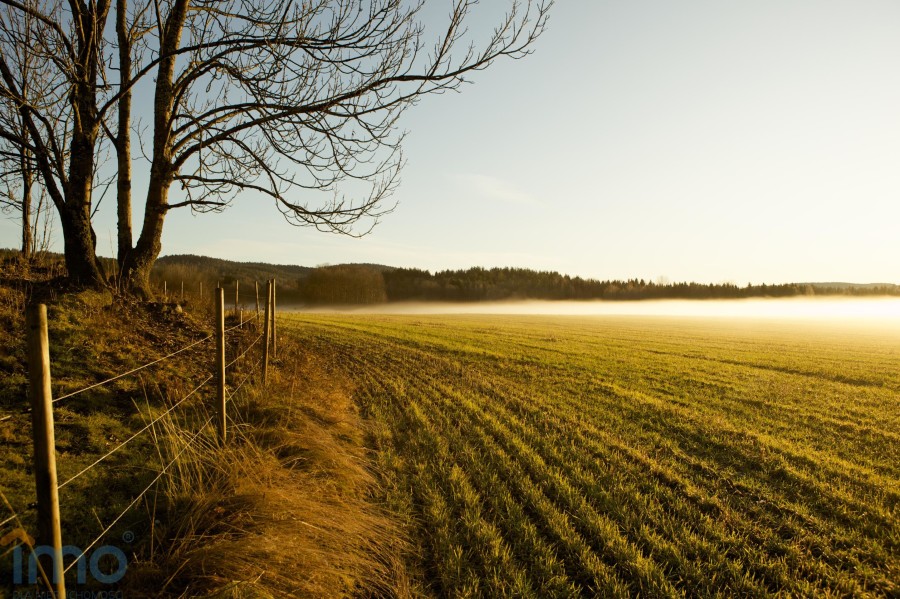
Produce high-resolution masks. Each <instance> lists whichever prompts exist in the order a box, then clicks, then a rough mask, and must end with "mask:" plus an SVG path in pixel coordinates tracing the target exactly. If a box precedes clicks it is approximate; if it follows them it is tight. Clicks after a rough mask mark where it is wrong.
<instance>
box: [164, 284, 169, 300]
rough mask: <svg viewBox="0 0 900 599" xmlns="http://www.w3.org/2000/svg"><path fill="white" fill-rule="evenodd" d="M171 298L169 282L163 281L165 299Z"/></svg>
mask: <svg viewBox="0 0 900 599" xmlns="http://www.w3.org/2000/svg"><path fill="white" fill-rule="evenodd" d="M168 299H169V282H168V281H163V300H168Z"/></svg>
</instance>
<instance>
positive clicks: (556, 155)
mask: <svg viewBox="0 0 900 599" xmlns="http://www.w3.org/2000/svg"><path fill="white" fill-rule="evenodd" d="M492 2H493V0H492ZM444 5H446V6H447V7H449V0H446V1H445V0H429V3H428V9H429V11H433V10H440V11H442V12H446V10H445V8H444ZM481 16H483V18H484V19H485V21H484V22H480V23H473V26H474V27H473V31H476V32H477V31H478V30H479V28H484V27H486V26H488V25H490V23H489V21H490V20H491V19H492V18H493V16H492V15H491V14H490V11H487V13H485V15H481ZM897 31H900V3H897V2H895V1H885V2H877V1H868V0H861V1H857V2H847V1H842V2H836V1H829V0H810V1H800V0H763V1H754V2H734V1H722V0H715V1H712V0H711V1H697V0H682V1H679V2H671V1H668V0H638V1H631V0H629V1H624V0H620V1H617V2H609V1H591V2H577V1H574V0H559V2H558V3H557V5H556V6H555V7H554V8H553V10H552V12H551V16H550V22H549V27H548V30H547V31H546V33H545V34H544V35H543V36H542V37H541V38H540V39H539V40H538V42H537V43H536V44H535V47H534V50H535V53H534V54H533V55H532V56H529V57H527V58H526V59H524V60H520V61H510V60H506V61H500V62H498V63H496V64H495V65H494V66H493V67H491V68H490V69H488V70H487V71H484V72H481V73H477V74H476V75H475V76H474V77H473V84H472V85H466V86H464V88H463V89H462V91H461V92H460V93H448V94H444V95H440V96H432V97H426V98H424V99H423V100H422V102H421V103H420V104H418V105H417V106H415V107H414V108H412V109H411V110H409V111H408V112H407V113H406V114H405V118H404V119H403V120H402V121H401V123H400V125H401V127H402V128H403V129H405V130H407V131H408V137H407V140H406V142H405V145H404V154H405V156H406V159H407V164H406V167H405V169H404V171H403V175H402V183H401V186H400V188H399V189H398V191H397V193H396V194H395V196H394V200H396V201H397V202H398V205H397V207H396V209H395V210H394V212H393V213H392V214H390V215H388V216H386V217H385V218H384V219H383V221H382V222H381V224H379V225H378V227H377V228H376V229H375V230H374V231H373V232H372V233H371V234H369V235H368V236H365V237H363V238H360V239H354V238H347V237H341V236H337V235H332V234H327V233H320V232H317V231H315V230H312V229H301V228H297V227H294V226H291V225H289V224H288V223H287V222H285V220H284V219H283V217H282V216H281V215H280V213H279V212H278V211H277V209H276V208H275V206H274V205H272V202H271V201H270V200H264V199H260V198H254V197H239V198H237V200H236V201H235V202H234V204H233V205H232V207H230V208H229V209H228V210H226V211H225V212H224V213H222V214H206V215H197V216H194V215H192V214H191V213H190V212H189V211H187V210H176V211H174V212H173V213H171V214H170V215H169V217H168V219H167V221H166V230H165V233H164V236H163V255H166V254H182V253H190V254H202V255H209V256H216V257H220V258H226V259H233V260H240V261H264V262H273V263H282V264H301V265H307V266H315V265H320V264H339V263H347V262H369V263H382V264H388V265H392V266H402V267H417V268H424V269H428V270H432V271H434V270H442V269H448V268H467V267H470V266H484V267H493V266H516V267H528V268H535V269H541V270H557V271H560V272H563V273H567V274H571V275H580V276H583V277H593V278H598V279H611V278H644V279H651V280H659V279H660V278H664V279H667V280H670V281H682V280H693V281H699V282H711V283H720V282H726V281H727V282H733V283H737V284H741V285H743V284H746V283H748V282H752V283H763V282H765V283H781V282H791V281H804V282H805V281H848V282H859V283H867V282H890V283H900V201H898V200H900V168H898V165H900V110H898V106H900V36H898V35H897ZM138 185H140V183H139V182H138ZM139 199H140V192H138V193H136V195H135V201H136V203H138V201H139ZM139 223H140V213H139V211H136V214H135V224H136V225H137V224H139ZM95 226H96V231H97V235H98V253H100V254H102V255H113V253H114V247H115V206H114V201H113V200H112V199H108V200H106V201H105V204H104V205H102V206H101V209H100V211H99V214H98V217H97V219H96V223H95ZM57 230H58V226H57ZM18 236H19V233H18V230H17V222H16V221H15V220H14V219H12V218H4V219H3V220H2V221H0V246H5V247H15V246H16V245H17V244H18V238H19V237H18ZM61 248H62V243H61V241H59V240H57V241H56V243H55V249H57V250H61Z"/></svg>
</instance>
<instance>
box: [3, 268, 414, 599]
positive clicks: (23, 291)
mask: <svg viewBox="0 0 900 599" xmlns="http://www.w3.org/2000/svg"><path fill="white" fill-rule="evenodd" d="M21 274H22V273H21V272H14V271H12V270H10V269H9V268H6V270H5V271H3V272H2V273H0V279H2V284H0V324H2V325H3V326H2V329H0V347H3V350H2V352H0V442H2V444H0V491H2V492H3V494H4V496H5V497H6V498H7V499H8V501H9V505H10V506H11V507H12V509H13V510H15V512H16V513H17V515H18V517H19V519H18V520H16V521H12V522H9V523H5V524H4V525H3V526H2V527H0V537H2V536H4V535H6V534H7V533H8V532H10V531H12V530H14V529H15V528H18V527H21V528H22V529H23V530H24V531H25V532H27V533H29V534H31V535H33V534H34V529H35V509H34V480H33V474H32V472H31V466H30V464H31V454H32V447H31V426H30V414H29V412H28V402H27V384H26V381H27V367H26V362H25V355H26V353H25V337H24V322H23V321H24V317H23V309H24V306H25V304H26V303H27V302H28V301H30V300H32V299H35V298H37V297H43V298H46V299H47V300H48V304H49V319H50V339H51V362H52V375H53V391H54V397H61V396H63V395H66V394H67V393H70V392H72V391H74V390H77V389H80V388H83V387H85V386H88V385H91V384H93V383H95V382H97V381H101V380H104V379H106V378H109V377H110V376H113V375H115V374H118V373H121V372H124V371H127V370H130V369H132V368H135V367H137V366H139V365H141V364H144V363H147V362H150V361H152V360H155V359H157V358H159V357H161V356H164V355H166V354H169V353H171V352H172V351H174V350H176V349H179V348H181V347H184V346H186V345H188V344H190V343H192V342H194V341H197V340H200V339H203V338H204V337H205V336H207V335H208V334H209V332H210V327H209V326H208V323H209V322H210V319H209V317H208V311H207V310H204V309H200V308H199V307H197V306H193V307H192V306H190V305H188V306H186V310H181V309H179V308H176V307H175V306H174V305H166V304H138V303H132V302H129V301H128V300H125V299H123V298H118V297H114V296H113V295H111V294H107V293H90V292H88V293H67V294H59V295H57V294H55V293H52V287H47V286H46V285H43V286H42V284H41V282H40V281H39V279H40V276H39V273H38V275H35V273H33V272H29V273H28V274H29V277H22V276H21ZM36 279H37V282H36ZM257 336H258V330H257V329H256V328H255V327H254V326H253V325H252V324H251V325H250V326H248V327H247V328H246V329H244V330H243V332H242V331H240V330H239V331H236V332H235V334H233V335H230V337H229V345H228V348H227V350H226V354H227V357H226V359H227V360H229V361H230V360H232V359H234V358H235V357H237V356H239V355H240V354H241V353H242V352H243V351H244V350H246V349H247V348H248V347H249V345H250V343H251V342H252V341H253V340H254V339H256V338H257ZM209 346H210V343H209V342H206V343H200V344H198V345H197V346H196V348H193V349H191V350H190V351H188V352H185V353H183V354H180V355H179V356H178V357H177V358H175V359H170V360H166V361H164V362H161V363H160V364H158V365H155V366H153V367H151V368H148V369H146V370H142V371H140V372H139V373H136V374H135V375H132V376H128V377H125V378H123V379H120V380H117V381H115V382H113V383H110V384H108V385H104V386H102V387H98V388H96V389H91V390H90V391H87V392H84V393H81V394H78V395H75V396H73V397H70V398H67V399H64V400H62V401H60V402H59V403H58V404H56V405H55V406H54V411H55V419H56V436H57V464H58V469H59V479H60V482H64V481H67V480H68V479H70V478H72V477H73V476H75V475H78V474H79V473H80V472H82V470H84V469H85V468H86V467H88V466H89V465H91V464H92V463H94V462H95V461H96V460H98V458H100V457H102V456H104V455H105V454H106V453H108V452H109V451H111V450H112V449H114V448H116V447H118V446H119V445H120V444H121V443H122V442H123V441H126V440H127V439H129V438H131V436H132V435H133V434H134V433H135V432H137V431H140V430H141V429H143V428H145V427H147V431H146V432H145V433H143V434H141V435H139V436H138V437H136V438H135V439H134V440H133V441H130V442H128V443H127V444H126V445H124V446H123V447H122V449H121V450H118V451H116V452H115V453H113V454H112V455H111V456H109V457H108V458H107V459H105V460H103V461H102V462H101V463H100V464H99V465H98V466H96V467H94V468H92V469H90V470H88V471H86V472H85V473H84V474H80V475H78V476H77V477H76V478H75V479H74V480H72V482H71V483H69V484H67V485H65V487H64V488H63V489H62V490H61V505H62V507H61V512H62V520H63V535H64V536H63V538H64V544H68V545H74V546H76V547H80V548H86V547H88V546H89V545H90V544H91V542H92V541H94V540H96V541H97V545H95V547H98V546H101V545H113V546H116V547H119V548H120V549H121V550H122V551H124V552H125V554H126V555H127V559H128V571H127V573H126V576H125V578H124V579H122V580H121V582H120V583H119V584H118V588H119V589H120V590H122V591H123V594H124V596H126V597H142V596H171V597H178V596H212V597H322V596H400V597H402V596H406V595H408V594H409V588H408V584H407V583H405V582H404V581H405V580H406V577H405V573H404V570H403V566H402V561H401V560H400V559H399V557H397V556H399V555H400V554H401V552H402V551H403V547H404V543H405V541H404V540H403V537H402V534H401V533H400V532H399V529H398V528H397V526H395V524H394V522H393V520H392V518H391V517H390V515H389V514H388V513H387V512H386V511H385V510H383V509H382V508H381V507H380V506H379V505H378V504H377V502H376V501H375V499H374V498H376V497H379V496H381V493H380V492H378V491H377V489H376V487H377V482H376V477H374V476H373V474H372V471H371V464H370V462H369V456H368V455H367V453H366V449H365V447H364V446H365V443H364V439H365V437H366V425H365V423H364V421H363V420H362V419H361V418H360V416H359V414H358V413H357V411H356V408H355V406H354V403H353V401H352V400H351V398H350V392H349V389H348V387H347V385H346V381H344V380H341V379H339V378H336V376H335V375H334V373H329V372H327V371H326V370H325V369H324V368H323V367H322V366H321V365H320V364H319V363H318V362H317V360H316V358H315V357H314V356H312V355H310V354H309V353H308V352H306V351H304V349H303V348H301V347H299V346H298V345H296V344H295V343H294V342H292V341H291V340H290V339H287V338H283V339H279V356H278V359H277V360H274V361H273V363H272V366H271V368H270V374H269V380H268V385H267V386H265V387H263V386H262V385H261V384H259V383H258V381H257V378H258V375H257V374H256V373H255V372H254V369H255V367H256V362H257V357H258V356H259V348H258V347H256V348H252V349H251V350H250V351H249V352H248V353H247V354H246V355H245V357H244V358H242V359H241V360H239V361H238V362H237V364H236V365H235V367H233V368H232V369H230V370H229V377H228V385H229V395H230V399H229V404H228V410H229V427H230V430H229V440H228V443H227V444H226V445H225V446H223V447H220V446H219V444H218V443H217V440H216V438H215V435H214V430H213V427H212V426H205V427H204V424H205V423H207V422H208V421H209V417H210V415H211V412H210V410H209V408H210V406H211V405H212V397H213V394H214V389H213V387H212V386H211V385H206V386H202V385H200V383H201V382H202V381H203V380H204V379H205V378H206V377H207V376H208V373H209V371H210V366H211V353H210V347H209ZM242 381H245V382H246V384H244V385H243V386H241V385H240V383H241V382H242ZM238 387H239V389H238ZM235 390H237V391H235ZM232 394H233V395H232ZM186 395H188V396H189V398H188V399H187V400H185V401H184V402H183V403H181V404H178V407H177V408H175V409H172V410H171V411H170V412H167V411H168V410H170V409H171V408H172V407H173V406H174V405H175V404H176V403H177V402H178V401H180V400H181V399H182V398H184V397H185V396H186ZM151 423H152V425H151ZM148 425H149V426H148ZM163 468H165V469H166V470H165V474H164V476H162V477H161V478H159V480H158V482H156V483H155V484H153V481H154V480H155V479H156V478H157V477H158V475H159V473H160V472H161V470H162V469H163ZM144 489H149V492H147V493H145V494H143V495H140V494H141V492H142V491H143V490H144ZM138 496H140V497H141V498H140V500H139V501H138V502H137V503H136V504H135V505H134V506H133V507H132V508H131V509H130V510H127V511H126V512H125V513H124V516H123V517H121V518H120V519H118V520H116V519H117V517H118V516H119V515H120V514H122V513H123V510H125V508H126V507H127V506H129V505H130V504H131V503H132V501H133V499H134V498H135V497H138ZM7 512H8V510H7V508H6V507H5V506H2V505H0V522H2V521H4V520H6V519H7V517H8V515H9V514H8V513H7ZM113 522H115V524H114V525H112V526H111V524H112V523H113ZM107 527H109V530H108V531H107V532H106V533H105V534H103V535H101V536H99V537H98V534H99V533H101V531H103V530H104V529H106V528H107ZM38 542H40V541H38ZM8 550H9V547H3V548H0V555H3V557H2V558H0V573H2V576H0V597H4V596H11V595H12V594H13V593H15V592H17V591H18V592H20V593H21V592H23V591H27V590H32V591H34V590H36V588H37V587H27V588H26V587H22V586H14V585H13V583H12V580H13V577H12V576H9V574H10V573H11V572H12V566H13V554H11V553H8ZM4 552H7V553H5V554H4ZM26 555H27V553H26ZM102 565H103V563H102V562H101V566H102ZM73 572H74V571H73ZM67 582H69V580H68V579H67ZM68 589H69V590H72V589H78V590H90V589H93V590H104V589H105V587H103V586H102V585H99V584H97V583H96V582H92V581H91V580H87V581H86V582H85V583H84V584H78V583H77V581H75V579H74V577H72V581H71V582H69V586H68Z"/></svg>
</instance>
